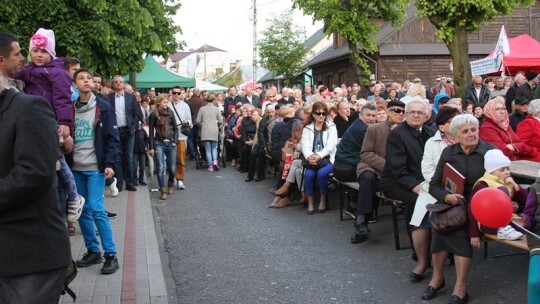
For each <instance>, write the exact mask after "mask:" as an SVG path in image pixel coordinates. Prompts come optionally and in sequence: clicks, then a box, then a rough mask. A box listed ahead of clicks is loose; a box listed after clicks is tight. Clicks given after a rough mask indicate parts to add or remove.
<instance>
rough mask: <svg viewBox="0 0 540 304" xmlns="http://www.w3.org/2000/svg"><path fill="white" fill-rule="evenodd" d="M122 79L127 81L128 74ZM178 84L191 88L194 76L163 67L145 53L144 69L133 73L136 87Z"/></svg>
mask: <svg viewBox="0 0 540 304" xmlns="http://www.w3.org/2000/svg"><path fill="white" fill-rule="evenodd" d="M124 80H125V81H126V82H129V80H130V79H129V75H127V76H124ZM174 86H180V87H183V88H192V87H194V86H195V78H187V77H182V76H180V75H178V74H175V73H173V72H171V71H168V70H167V69H165V68H163V67H162V66H161V65H159V63H157V61H156V60H154V58H153V57H152V55H150V54H148V55H146V58H145V59H144V69H143V70H142V71H141V72H139V73H137V74H135V87H136V88H137V89H148V88H156V89H158V88H172V87H174Z"/></svg>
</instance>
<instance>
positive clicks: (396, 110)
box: [390, 109, 405, 114]
mask: <svg viewBox="0 0 540 304" xmlns="http://www.w3.org/2000/svg"><path fill="white" fill-rule="evenodd" d="M390 111H392V112H394V113H396V114H401V113H405V110H403V109H390Z"/></svg>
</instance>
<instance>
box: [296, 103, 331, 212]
mask: <svg viewBox="0 0 540 304" xmlns="http://www.w3.org/2000/svg"><path fill="white" fill-rule="evenodd" d="M327 115H328V110H327V108H326V105H325V104H324V103H322V102H315V103H314V104H313V107H312V110H311V114H310V116H309V123H308V124H307V125H306V126H305V127H304V130H303V131H302V140H301V146H302V155H303V156H304V158H305V159H304V160H303V163H302V165H303V166H305V167H306V173H305V176H304V189H305V192H306V196H307V198H308V214H310V215H311V214H314V213H315V212H318V213H323V212H325V211H326V193H327V192H328V175H329V174H330V173H332V171H333V170H334V167H333V165H332V164H333V163H334V158H335V155H336V145H337V143H338V141H337V129H336V125H335V124H334V123H332V122H329V121H327V119H326V118H327ZM315 179H317V181H318V184H319V192H320V194H321V195H320V196H321V198H320V201H319V205H318V208H317V209H315V207H314V204H313V194H314V193H315Z"/></svg>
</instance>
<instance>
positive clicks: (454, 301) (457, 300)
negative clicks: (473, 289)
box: [448, 292, 469, 304]
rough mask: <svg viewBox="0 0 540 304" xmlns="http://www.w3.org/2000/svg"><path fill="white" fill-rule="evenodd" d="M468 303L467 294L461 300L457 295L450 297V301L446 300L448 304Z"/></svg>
mask: <svg viewBox="0 0 540 304" xmlns="http://www.w3.org/2000/svg"><path fill="white" fill-rule="evenodd" d="M468 301H469V293H467V292H465V295H464V296H463V298H460V297H459V296H457V295H452V296H451V297H450V300H448V304H463V303H467V302H468Z"/></svg>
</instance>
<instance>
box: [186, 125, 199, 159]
mask: <svg viewBox="0 0 540 304" xmlns="http://www.w3.org/2000/svg"><path fill="white" fill-rule="evenodd" d="M198 135H199V127H198V126H193V128H191V130H190V131H189V135H188V139H187V149H188V153H189V156H195V154H196V153H197V148H196V147H197V136H198Z"/></svg>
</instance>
